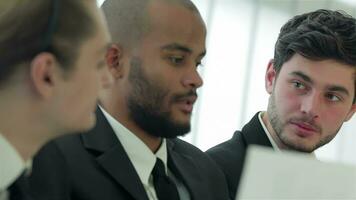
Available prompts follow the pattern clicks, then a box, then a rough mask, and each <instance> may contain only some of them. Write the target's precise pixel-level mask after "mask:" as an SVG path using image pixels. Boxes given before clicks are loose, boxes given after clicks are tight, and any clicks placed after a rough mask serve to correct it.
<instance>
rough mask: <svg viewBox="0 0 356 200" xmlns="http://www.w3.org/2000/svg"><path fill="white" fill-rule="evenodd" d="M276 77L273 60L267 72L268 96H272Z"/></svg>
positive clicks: (266, 86)
mask: <svg viewBox="0 0 356 200" xmlns="http://www.w3.org/2000/svg"><path fill="white" fill-rule="evenodd" d="M276 76H277V73H276V70H275V69H274V66H273V59H271V60H270V61H269V62H268V65H267V71H266V75H265V88H266V91H267V92H268V94H272V91H273V87H274V83H275V80H276Z"/></svg>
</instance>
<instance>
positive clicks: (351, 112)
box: [344, 103, 356, 122]
mask: <svg viewBox="0 0 356 200" xmlns="http://www.w3.org/2000/svg"><path fill="white" fill-rule="evenodd" d="M355 112H356V103H354V104H352V106H351V109H350V111H349V113H348V114H347V116H346V118H345V120H344V121H345V122H347V121H349V120H350V119H351V118H352V116H353V115H354V113H355Z"/></svg>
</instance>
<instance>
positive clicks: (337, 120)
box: [320, 107, 348, 129]
mask: <svg viewBox="0 0 356 200" xmlns="http://www.w3.org/2000/svg"><path fill="white" fill-rule="evenodd" d="M347 114H348V110H347V111H346V109H345V108H340V107H334V108H326V109H325V110H324V112H323V113H322V114H321V115H320V116H321V119H322V121H323V123H324V126H327V127H330V128H333V129H335V128H337V127H339V126H340V125H342V123H343V122H344V120H345V119H346V117H347Z"/></svg>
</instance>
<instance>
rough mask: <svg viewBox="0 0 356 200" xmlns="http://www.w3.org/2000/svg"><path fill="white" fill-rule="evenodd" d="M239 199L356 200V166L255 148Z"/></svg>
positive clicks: (298, 154) (248, 160) (249, 157)
mask: <svg viewBox="0 0 356 200" xmlns="http://www.w3.org/2000/svg"><path fill="white" fill-rule="evenodd" d="M236 199H238V200H250V199H264V200H266V199H293V200H296V199H298V200H299V199H308V200H309V199H356V167H355V166H350V165H345V164H340V163H325V162H321V161H318V160H316V159H315V158H314V157H312V156H310V155H307V154H302V153H296V152H282V153H281V152H276V151H273V150H272V149H270V148H265V147H260V146H251V147H249V149H248V153H247V157H246V162H245V166H244V170H243V173H242V178H241V182H240V187H239V188H238V192H237V196H236Z"/></svg>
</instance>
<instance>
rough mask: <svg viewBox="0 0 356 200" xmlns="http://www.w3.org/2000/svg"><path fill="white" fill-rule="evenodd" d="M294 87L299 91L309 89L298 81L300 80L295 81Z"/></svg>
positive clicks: (293, 82)
mask: <svg viewBox="0 0 356 200" xmlns="http://www.w3.org/2000/svg"><path fill="white" fill-rule="evenodd" d="M292 85H293V87H294V88H296V89H298V90H305V89H306V88H307V86H306V85H305V84H304V83H302V82H301V81H298V80H293V81H292Z"/></svg>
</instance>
